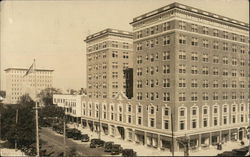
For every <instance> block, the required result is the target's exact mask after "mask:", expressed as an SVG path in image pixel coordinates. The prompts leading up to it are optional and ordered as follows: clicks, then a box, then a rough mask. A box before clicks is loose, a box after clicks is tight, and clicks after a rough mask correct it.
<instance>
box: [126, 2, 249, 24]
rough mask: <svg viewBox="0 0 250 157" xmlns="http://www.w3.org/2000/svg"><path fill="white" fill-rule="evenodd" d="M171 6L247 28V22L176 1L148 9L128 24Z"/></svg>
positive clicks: (168, 8) (171, 7)
mask: <svg viewBox="0 0 250 157" xmlns="http://www.w3.org/2000/svg"><path fill="white" fill-rule="evenodd" d="M173 8H178V9H182V10H185V11H189V12H192V13H196V14H200V15H203V16H207V17H211V18H215V19H218V20H222V21H225V22H228V23H231V24H235V25H239V26H243V27H247V28H249V24H248V23H245V22H241V21H238V20H235V19H231V18H228V17H225V16H221V15H218V14H214V13H211V12H207V11H204V10H201V9H197V8H194V7H190V6H187V5H184V4H180V3H176V2H175V3H171V4H169V5H166V6H164V7H161V8H159V9H156V10H153V11H150V12H148V13H146V14H143V15H141V16H138V17H135V18H134V19H133V22H131V23H130V24H134V23H136V22H138V21H141V20H144V19H147V18H149V17H151V16H154V15H156V14H159V13H162V12H165V11H168V10H170V9H173Z"/></svg>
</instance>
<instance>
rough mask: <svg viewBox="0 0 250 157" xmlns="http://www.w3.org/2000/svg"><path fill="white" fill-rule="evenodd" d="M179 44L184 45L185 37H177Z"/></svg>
mask: <svg viewBox="0 0 250 157" xmlns="http://www.w3.org/2000/svg"><path fill="white" fill-rule="evenodd" d="M179 43H180V44H186V36H184V35H180V36H179Z"/></svg>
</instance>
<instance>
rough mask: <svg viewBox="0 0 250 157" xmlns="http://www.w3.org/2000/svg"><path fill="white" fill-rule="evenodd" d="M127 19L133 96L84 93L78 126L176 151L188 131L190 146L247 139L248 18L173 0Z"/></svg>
mask: <svg viewBox="0 0 250 157" xmlns="http://www.w3.org/2000/svg"><path fill="white" fill-rule="evenodd" d="M131 25H132V27H133V60H132V62H133V94H134V96H133V98H132V99H128V98H127V97H126V96H125V94H124V91H119V92H118V93H117V94H116V95H115V96H113V97H112V98H93V97H89V96H86V97H85V98H83V99H82V101H81V103H79V104H77V105H79V106H81V111H82V115H81V124H82V125H83V127H88V128H90V129H91V130H98V128H99V126H101V127H100V128H101V131H102V133H105V134H107V135H111V136H114V137H118V138H123V139H124V140H129V141H132V142H135V143H139V144H143V145H145V146H148V147H154V148H158V149H163V150H170V149H174V151H179V150H181V149H183V147H184V146H183V144H181V142H180V140H181V139H184V138H187V137H188V139H189V141H190V147H191V149H202V148H204V147H208V146H212V145H214V144H216V143H218V142H227V141H231V140H242V139H243V138H246V135H247V133H248V131H247V129H248V128H249V110H250V109H249V108H250V106H249V87H250V86H249V49H248V48H249V35H248V33H249V25H248V24H246V23H243V22H240V21H237V20H234V19H230V18H227V17H223V16H220V15H217V14H214V13H209V12H207V11H203V10H200V9H196V8H193V7H190V6H186V5H182V4H179V3H172V4H170V5H167V6H164V7H162V8H159V9H156V10H154V11H151V12H149V13H146V14H144V15H141V16H138V17H136V18H134V19H133V21H132V22H131ZM87 47H88V46H87ZM87 51H89V50H87ZM108 58H111V57H108ZM119 65H121V64H119ZM110 75H112V74H111V73H110ZM88 83H89V82H88ZM95 90H98V89H95ZM88 92H91V91H88ZM57 99H58V100H54V103H56V101H60V100H59V99H63V97H61V98H57ZM172 143H173V144H172Z"/></svg>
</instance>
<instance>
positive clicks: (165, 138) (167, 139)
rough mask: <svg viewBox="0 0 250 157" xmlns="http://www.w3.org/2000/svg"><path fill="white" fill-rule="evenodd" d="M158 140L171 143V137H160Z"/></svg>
mask: <svg viewBox="0 0 250 157" xmlns="http://www.w3.org/2000/svg"><path fill="white" fill-rule="evenodd" d="M160 138H161V140H164V141H171V140H172V138H171V137H168V136H163V135H161V136H160Z"/></svg>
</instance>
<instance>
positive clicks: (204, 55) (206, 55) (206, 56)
mask: <svg viewBox="0 0 250 157" xmlns="http://www.w3.org/2000/svg"><path fill="white" fill-rule="evenodd" d="M202 61H203V62H208V54H203V56H202Z"/></svg>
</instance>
